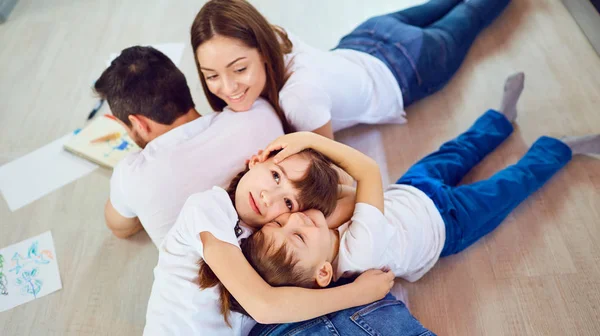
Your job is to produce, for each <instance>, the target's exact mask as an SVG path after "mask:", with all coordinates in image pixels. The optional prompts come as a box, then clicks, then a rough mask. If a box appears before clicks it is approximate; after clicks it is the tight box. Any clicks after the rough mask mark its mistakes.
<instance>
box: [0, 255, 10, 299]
mask: <svg viewBox="0 0 600 336" xmlns="http://www.w3.org/2000/svg"><path fill="white" fill-rule="evenodd" d="M6 285H8V279H7V278H6V275H4V256H3V255H2V254H0V294H1V295H8V289H7V288H6Z"/></svg>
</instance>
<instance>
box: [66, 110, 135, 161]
mask: <svg viewBox="0 0 600 336" xmlns="http://www.w3.org/2000/svg"><path fill="white" fill-rule="evenodd" d="M106 135H114V136H113V137H112V138H110V139H107V140H104V141H100V142H95V143H92V140H95V139H98V138H101V137H104V136H106ZM64 148H65V149H66V150H67V151H69V152H71V153H73V154H76V155H78V156H81V157H82V158H84V159H87V160H89V161H92V162H94V163H96V164H99V165H101V166H103V167H106V168H114V166H116V165H117V163H119V161H121V159H123V158H124V157H125V156H127V155H128V154H129V153H134V152H137V151H139V150H140V147H138V145H136V144H135V142H133V140H132V139H131V138H130V137H129V135H128V134H127V131H126V130H125V128H123V126H121V125H120V124H119V123H117V122H116V121H115V120H113V119H112V118H111V117H108V116H107V115H103V116H99V117H97V118H95V119H92V121H91V122H90V123H89V124H88V125H87V126H86V127H84V128H83V129H82V130H80V131H78V132H77V134H75V136H73V137H72V138H71V139H70V140H69V141H68V142H67V143H65V145H64Z"/></svg>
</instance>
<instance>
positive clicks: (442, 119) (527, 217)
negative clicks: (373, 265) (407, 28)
mask: <svg viewBox="0 0 600 336" xmlns="http://www.w3.org/2000/svg"><path fill="white" fill-rule="evenodd" d="M252 2H253V3H254V4H256V5H257V6H258V7H259V9H260V10H261V11H263V13H265V14H266V15H267V16H268V17H269V18H270V19H271V20H272V21H273V22H274V23H277V24H280V25H282V26H284V27H286V28H288V29H290V30H292V31H293V32H295V33H296V34H297V35H299V36H300V37H302V38H304V39H305V40H306V41H307V42H309V43H312V44H313V45H315V46H317V47H319V48H322V49H326V48H330V47H332V46H333V45H334V44H335V42H336V39H337V38H339V37H340V36H342V35H343V34H344V33H346V32H347V31H349V30H350V29H351V28H353V27H354V26H355V25H356V24H358V23H359V22H360V21H361V20H363V19H365V18H367V17H369V16H372V15H376V14H382V13H385V12H389V11H393V10H397V9H400V8H403V7H407V6H408V5H411V4H416V3H417V2H416V1H411V0H403V1H389V0H377V1H375V0H372V1H363V0H344V1H342V0H335V1H334V0H330V1H322V0H302V1H299V0H295V1H279V0H257V1H252ZM202 3H203V1H195V0H194V1H193V0H189V1H183V0H178V1H142V0H136V1H133V0H132V1H129V0H125V1H116V0H111V1H94V0H78V1H71V0H54V1H34V0H20V1H19V3H18V4H17V6H16V8H15V10H14V11H13V13H12V14H11V16H10V18H9V21H7V22H6V23H5V24H3V25H0V125H1V126H0V127H1V132H0V164H4V163H7V162H9V161H11V160H13V159H15V158H17V157H19V156H21V155H24V154H26V153H28V152H30V151H32V150H34V149H36V148H39V147H41V146H43V145H44V144H46V143H48V142H50V141H52V140H54V139H57V138H59V137H60V136H62V135H64V134H66V133H67V132H70V131H72V130H73V129H75V128H77V127H80V126H81V124H82V123H83V121H84V119H85V117H86V115H87V113H88V112H89V110H90V108H91V107H92V106H93V105H94V103H95V99H94V97H93V96H92V94H91V91H90V90H89V87H90V86H91V85H92V83H93V81H94V80H95V79H96V78H97V77H98V76H99V74H100V72H101V71H102V69H103V67H104V61H105V60H106V58H107V56H108V55H109V54H110V53H111V52H114V51H116V50H120V49H122V48H124V47H127V46H129V45H133V44H150V43H166V42H184V43H186V51H185V54H184V57H183V61H182V69H183V71H184V73H185V74H186V76H187V78H188V81H189V83H190V88H191V89H192V91H193V96H194V98H195V100H196V103H197V104H198V107H199V109H200V111H202V112H203V113H204V112H208V111H209V109H208V105H207V103H206V100H205V98H204V97H203V94H202V91H201V87H200V83H199V81H198V78H197V75H196V72H195V68H194V63H193V55H192V51H191V48H190V47H189V46H188V45H187V44H188V39H189V38H188V29H189V26H190V24H191V22H192V19H193V17H194V15H195V13H196V12H197V10H198V9H199V8H200V7H201V5H202ZM519 70H523V71H525V72H526V76H527V78H526V88H525V92H524V94H523V96H522V98H521V101H520V103H519V113H520V115H519V118H518V123H519V128H518V130H517V132H516V134H515V135H514V136H513V137H512V138H511V139H510V140H509V141H508V142H507V143H506V144H504V145H502V147H501V148H500V149H499V150H498V151H497V152H496V153H494V154H493V155H492V156H491V157H489V158H488V159H487V160H486V161H485V162H483V163H482V165H481V166H479V167H478V168H477V169H475V170H474V171H473V172H472V174H471V175H470V176H469V177H468V178H467V180H468V181H474V180H477V179H481V178H485V177H488V176H490V175H491V174H493V173H494V172H495V171H497V170H498V169H500V168H502V167H505V166H506V165H508V164H511V163H514V162H515V161H516V160H517V159H518V158H519V157H520V156H521V155H522V154H523V153H524V152H525V150H526V148H527V146H528V145H530V144H531V143H532V142H533V141H534V140H535V139H536V138H537V137H539V136H540V135H543V134H548V135H555V136H560V135H563V134H587V133H593V132H600V113H599V112H600V111H599V106H600V59H599V58H598V56H597V55H596V54H595V52H594V50H593V49H592V48H591V46H590V45H589V44H588V42H587V40H586V38H585V37H584V36H583V35H582V33H581V31H580V30H579V28H578V26H577V24H576V23H575V22H574V21H573V19H572V18H571V16H570V15H569V14H568V12H567V11H566V10H565V8H564V6H563V5H562V3H561V1H560V0H514V1H513V4H512V5H511V6H510V7H509V8H508V10H507V11H506V12H505V13H504V14H503V15H502V16H501V17H500V18H499V20H498V21H497V22H496V23H494V24H493V25H492V26H490V27H489V29H488V30H487V31H486V32H485V33H484V34H482V35H481V37H480V38H479V39H478V40H477V42H476V45H475V46H474V48H473V49H472V51H471V52H470V54H469V56H468V58H467V60H466V62H465V64H464V66H463V67H462V68H461V70H460V71H459V73H458V74H457V75H456V77H455V79H454V80H453V81H452V82H451V83H450V84H449V85H448V86H447V87H446V88H445V89H444V90H442V91H441V92H439V93H438V94H436V95H435V96H433V97H430V98H428V99H426V100H424V101H422V102H419V103H417V104H415V105H414V106H412V107H410V108H409V109H408V115H409V124H408V125H403V126H389V125H388V126H382V127H365V126H361V127H357V128H354V129H351V130H347V131H344V132H342V133H340V134H339V137H340V139H348V138H350V137H352V136H353V135H356V134H359V133H364V132H375V133H377V134H380V136H381V138H382V139H383V143H384V145H383V148H379V153H381V154H382V155H384V157H385V158H387V161H388V170H387V172H388V173H389V180H390V181H393V180H395V178H397V177H398V176H400V175H401V174H402V173H403V172H404V171H405V170H406V169H407V168H408V167H409V166H410V165H411V164H412V163H414V162H415V161H416V160H418V159H419V158H421V157H422V156H424V155H425V154H427V153H429V152H430V151H432V150H434V149H435V148H436V147H437V146H439V145H440V144H441V143H442V142H443V141H444V140H447V139H450V138H451V137H453V136H455V135H457V134H458V133H459V132H461V131H463V130H464V129H466V127H468V126H469V125H470V124H471V123H472V122H473V121H474V120H475V118H477V117H478V116H479V115H480V114H481V113H482V112H483V111H484V110H486V109H487V108H490V107H497V106H498V103H499V100H500V93H501V91H502V84H503V80H504V78H505V77H506V76H507V75H508V74H510V73H512V72H515V71H519ZM109 177H110V172H108V171H103V170H97V171H95V172H94V173H92V174H90V175H88V176H86V177H84V178H82V179H80V180H78V181H76V182H74V183H71V184H69V185H67V186H65V187H63V188H61V189H60V190H57V191H55V192H53V193H51V194H50V195H48V196H46V197H44V198H42V199H40V200H38V201H36V202H34V203H32V204H30V205H29V206H27V207H24V208H22V209H20V210H17V211H16V212H10V210H9V209H8V207H7V205H6V204H5V203H4V202H0V246H6V245H9V244H12V243H15V242H18V241H21V240H23V239H26V238H28V237H31V236H34V235H37V234H40V233H42V232H44V231H46V230H52V234H53V236H54V240H55V244H56V252H57V258H58V262H59V267H60V273H61V276H62V282H63V289H62V290H61V291H59V292H56V293H54V294H51V295H49V296H47V297H44V298H41V299H38V300H36V301H34V302H31V303H28V304H25V305H23V306H20V307H17V308H15V309H12V310H10V311H7V312H4V313H0V326H1V330H2V335H134V334H141V331H142V329H143V326H144V321H145V311H146V304H147V300H148V296H149V294H150V288H151V285H152V279H153V275H152V269H153V267H154V265H155V263H156V258H157V251H156V249H155V248H154V246H153V245H152V244H151V242H150V240H149V239H148V237H147V236H146V235H145V234H143V233H142V234H139V235H137V236H135V237H134V238H133V239H131V240H118V239H116V238H114V237H113V236H111V234H110V232H109V231H108V230H107V229H106V228H105V226H104V222H103V218H102V210H103V204H104V202H105V200H106V198H107V197H108V192H109V185H108V181H109ZM406 286H407V288H408V291H409V300H410V305H411V309H412V311H413V313H414V314H415V315H416V316H417V317H418V318H419V319H420V320H421V321H422V322H423V324H424V325H425V326H427V327H429V328H430V329H432V330H433V331H435V332H436V333H437V334H439V335H460V336H463V335H592V336H596V335H600V160H594V159H590V158H577V159H575V160H574V161H573V162H572V163H570V164H569V165H568V167H567V168H566V169H564V170H563V171H562V172H560V173H559V174H558V175H557V176H556V177H555V178H554V179H552V181H551V182H550V183H548V185H547V186H546V187H544V188H543V189H542V190H540V191H539V192H538V193H537V194H536V195H535V196H534V197H532V198H531V199H529V200H528V201H526V202H525V203H524V204H523V205H522V206H521V207H519V208H518V209H517V211H515V212H514V214H512V215H511V216H510V217H509V218H508V219H507V220H506V222H505V223H503V224H502V225H501V226H500V227H499V229H498V230H496V231H495V232H494V233H492V234H491V235H489V236H488V237H486V238H485V239H483V240H482V241H481V242H479V243H477V244H476V245H475V246H473V247H472V248H469V249H468V250H467V251H465V252H463V253H461V254H459V255H456V256H453V257H449V258H446V259H444V260H441V261H440V262H439V264H438V265H437V266H436V267H435V268H434V269H433V270H432V271H431V272H430V273H429V274H428V275H426V276H425V277H424V278H423V279H422V280H420V281H419V282H417V283H415V284H407V285H406Z"/></svg>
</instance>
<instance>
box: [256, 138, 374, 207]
mask: <svg viewBox="0 0 600 336" xmlns="http://www.w3.org/2000/svg"><path fill="white" fill-rule="evenodd" d="M306 148H312V149H314V150H316V151H319V152H321V153H323V154H324V155H326V156H327V157H329V158H330V159H331V160H332V161H333V162H334V163H335V164H337V165H338V166H340V168H342V169H343V170H345V171H346V172H347V173H348V174H350V176H352V177H353V178H354V179H355V180H356V183H357V184H356V202H357V203H366V204H370V205H372V206H374V207H376V208H377V209H379V210H380V211H381V212H382V213H383V186H382V183H381V173H380V171H379V166H378V165H377V162H375V161H374V160H373V159H371V158H370V157H368V156H366V155H365V154H363V153H361V152H359V151H357V150H356V149H354V148H351V147H349V146H346V145H344V144H342V143H339V142H336V141H334V140H330V139H327V138H325V137H322V136H320V135H318V134H315V133H311V132H296V133H290V134H286V135H284V136H281V137H279V138H277V139H276V140H275V141H273V142H272V143H271V144H270V145H269V146H267V148H266V149H265V150H264V151H263V153H262V154H261V160H263V161H264V160H266V159H267V158H268V156H269V153H271V152H272V151H275V150H279V149H281V151H280V152H279V153H277V154H276V155H275V157H274V160H275V162H276V163H278V162H281V161H283V160H284V159H285V158H287V157H288V156H290V155H293V154H296V153H298V152H300V151H301V150H303V149H306Z"/></svg>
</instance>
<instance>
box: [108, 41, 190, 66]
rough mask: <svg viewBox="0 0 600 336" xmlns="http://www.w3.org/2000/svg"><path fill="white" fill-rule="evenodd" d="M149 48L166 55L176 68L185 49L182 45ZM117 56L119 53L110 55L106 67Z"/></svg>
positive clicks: (164, 44) (169, 44) (172, 44)
mask: <svg viewBox="0 0 600 336" xmlns="http://www.w3.org/2000/svg"><path fill="white" fill-rule="evenodd" d="M151 47H153V48H154V49H158V50H159V51H161V52H162V53H163V54H165V55H167V57H169V58H170V59H171V61H173V63H175V65H177V66H179V63H181V56H182V55H183V49H185V45H184V44H183V43H163V44H152V45H151ZM119 54H120V52H118V53H112V54H110V57H109V58H108V61H106V66H109V65H110V62H112V61H113V60H114V59H115V58H117V56H119Z"/></svg>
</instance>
